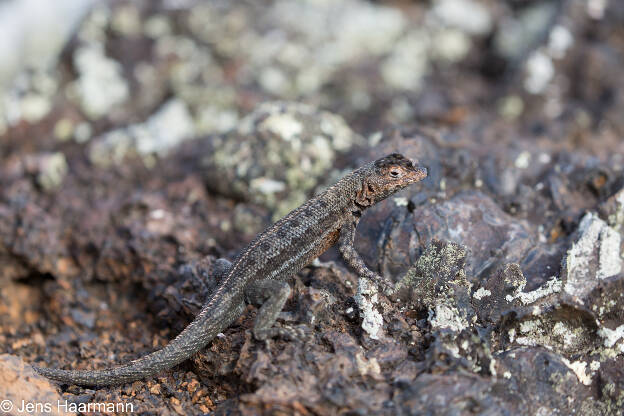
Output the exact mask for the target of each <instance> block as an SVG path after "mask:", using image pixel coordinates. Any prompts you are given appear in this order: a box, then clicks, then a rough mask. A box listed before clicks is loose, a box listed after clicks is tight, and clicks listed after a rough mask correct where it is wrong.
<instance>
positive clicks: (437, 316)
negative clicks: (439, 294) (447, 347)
mask: <svg viewBox="0 0 624 416" xmlns="http://www.w3.org/2000/svg"><path fill="white" fill-rule="evenodd" d="M428 320H429V323H430V324H431V328H433V329H450V330H451V331H454V332H461V331H462V330H464V329H466V328H468V327H469V324H468V322H467V321H466V319H465V318H464V317H463V316H461V314H460V313H459V311H458V310H457V308H455V307H452V306H449V305H445V304H438V305H436V306H435V309H434V310H430V311H429V317H428Z"/></svg>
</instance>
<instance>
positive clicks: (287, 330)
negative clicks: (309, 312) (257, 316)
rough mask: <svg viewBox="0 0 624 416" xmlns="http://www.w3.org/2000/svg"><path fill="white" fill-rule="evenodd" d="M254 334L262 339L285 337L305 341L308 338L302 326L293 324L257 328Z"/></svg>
mask: <svg viewBox="0 0 624 416" xmlns="http://www.w3.org/2000/svg"><path fill="white" fill-rule="evenodd" d="M254 336H255V337H256V339H258V340H260V341H265V340H267V339H269V338H277V337H279V338H283V339H287V340H289V341H299V342H305V341H306V340H307V339H308V336H307V334H306V331H305V330H304V329H303V328H301V327H293V326H286V325H284V326H274V327H271V328H265V329H259V330H258V329H256V330H255V331H254Z"/></svg>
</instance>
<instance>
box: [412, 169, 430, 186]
mask: <svg viewBox="0 0 624 416" xmlns="http://www.w3.org/2000/svg"><path fill="white" fill-rule="evenodd" d="M410 176H411V181H410V182H412V183H413V182H419V181H422V180H423V179H425V178H426V177H427V168H423V167H420V166H417V167H414V170H413V172H412V174H411V175H410Z"/></svg>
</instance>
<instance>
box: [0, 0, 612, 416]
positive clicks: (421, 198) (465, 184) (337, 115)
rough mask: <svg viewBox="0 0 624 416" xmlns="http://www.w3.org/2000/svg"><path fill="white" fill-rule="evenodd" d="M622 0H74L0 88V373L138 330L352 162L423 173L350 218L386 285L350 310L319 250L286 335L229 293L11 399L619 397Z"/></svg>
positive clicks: (538, 400) (364, 402)
mask: <svg viewBox="0 0 624 416" xmlns="http://www.w3.org/2000/svg"><path fill="white" fill-rule="evenodd" d="M623 16H624V5H623V3H622V2H617V1H591V2H586V1H581V0H569V1H565V2H563V1H561V2H557V1H554V2H553V1H542V0H537V1H530V2H519V1H500V2H493V1H487V0H440V1H436V2H405V1H399V2H366V1H362V0H346V1H342V2H331V1H329V2H322V1H321V2H319V1H299V2H291V1H286V0H284V1H280V0H275V1H261V2H255V1H254V2H252V1H239V2H228V1H211V2H187V1H169V0H166V1H165V0H163V1H128V0H114V1H112V2H110V3H98V4H96V5H95V6H94V7H93V9H92V10H91V11H90V13H89V14H88V15H87V16H86V17H85V19H84V20H83V21H82V23H81V24H80V25H79V27H78V29H77V31H76V33H75V34H74V35H73V36H72V37H71V39H70V40H69V42H68V43H67V44H66V46H65V48H64V49H63V51H62V53H60V54H59V55H58V56H57V57H56V59H53V60H52V61H53V63H52V65H51V66H47V67H45V66H41V65H38V66H36V67H32V68H30V67H29V68H24V69H23V70H22V71H21V72H20V73H19V74H18V75H17V76H16V77H15V79H14V80H13V82H12V83H10V85H9V86H8V87H6V88H5V89H4V90H3V91H2V92H1V94H2V96H1V97H0V98H1V100H0V109H1V110H0V351H2V352H3V353H5V354H8V355H4V356H3V357H5V358H4V361H3V363H4V364H5V365H8V364H7V363H13V364H15V363H17V364H16V365H19V366H23V367H19V368H20V370H19V371H20V372H21V373H20V374H21V375H20V377H18V378H17V380H18V381H23V380H26V379H25V378H24V377H28V374H30V373H29V371H30V370H29V368H28V365H27V364H25V363H31V362H37V363H45V364H47V365H51V366H60V367H64V368H100V367H104V366H107V365H110V364H111V363H119V362H124V361H127V360H131V359H133V358H136V357H138V356H141V355H143V354H145V353H148V352H149V351H153V350H154V349H157V348H159V347H162V346H163V345H164V344H166V343H167V342H168V340H170V339H171V338H173V337H174V336H175V335H176V334H177V333H178V332H179V331H180V330H181V329H182V328H183V327H184V326H185V325H186V324H188V322H189V321H190V320H191V319H193V316H194V315H195V314H196V313H197V311H198V310H199V308H200V307H201V304H202V302H203V301H204V300H205V299H206V297H207V296H208V294H209V293H210V292H211V291H212V290H214V287H215V286H216V285H217V284H218V281H216V279H214V278H213V277H211V276H210V271H211V269H212V265H213V263H214V261H215V260H216V259H217V258H219V257H226V258H232V257H234V256H235V255H236V253H237V250H239V249H240V248H241V247H242V246H244V244H245V243H246V242H248V241H250V240H251V239H252V238H253V237H254V236H255V235H256V234H257V233H258V232H260V231H261V230H262V229H264V228H265V227H266V226H267V225H269V224H270V223H271V222H272V221H273V220H274V219H276V218H278V217H280V216H281V215H283V214H284V213H285V212H287V211H288V210H289V209H291V208H292V207H294V206H297V205H298V204H299V203H301V202H302V201H304V200H305V199H307V198H309V197H310V196H312V195H313V194H314V193H315V192H319V191H320V190H321V189H323V187H325V186H327V185H328V184H330V183H332V182H333V181H334V180H335V179H337V178H339V177H340V176H341V175H342V174H343V173H344V172H345V171H347V170H350V169H352V168H354V167H357V166H359V165H360V164H361V163H364V162H367V161H370V160H372V159H375V158H377V157H379V156H380V155H384V154H387V153H390V152H393V151H398V152H401V153H403V154H405V155H407V156H409V157H411V158H414V159H418V160H419V163H421V164H423V165H425V166H426V167H427V168H428V171H429V176H428V178H427V179H426V180H425V181H423V182H422V183H420V184H419V185H418V186H414V187H411V188H409V189H407V190H405V191H403V192H402V193H401V194H399V195H396V196H395V197H393V198H391V199H389V200H387V201H384V202H383V203H382V204H379V205H377V206H375V207H373V208H372V209H371V210H370V211H369V212H367V213H366V215H364V217H363V218H362V221H361V222H360V225H359V227H358V236H357V238H356V246H357V248H358V250H359V251H360V252H361V253H362V255H363V257H364V259H365V261H366V262H367V264H368V265H369V266H370V267H371V268H372V269H375V270H376V271H378V272H380V273H382V274H384V275H385V276H388V277H390V278H391V279H393V280H394V281H396V282H398V284H399V285H400V287H401V290H400V291H399V292H398V294H397V295H396V296H392V297H391V298H387V297H386V296H384V295H383V294H381V293H377V292H376V287H375V286H374V285H371V286H370V287H367V288H365V289H366V290H367V291H368V292H367V293H366V296H368V297H369V298H370V299H374V301H371V302H370V304H368V305H366V308H367V309H366V310H364V308H361V307H360V306H361V305H363V304H362V302H358V290H359V291H360V293H361V292H362V287H361V284H358V278H357V276H355V275H354V273H353V272H352V271H350V270H349V269H348V268H347V267H346V266H345V265H344V264H343V263H342V262H341V261H340V260H339V257H338V255H337V253H336V252H335V251H330V252H329V253H327V254H326V255H324V256H323V257H322V258H321V259H320V261H319V262H315V263H314V264H313V265H311V266H309V267H307V268H305V269H304V270H303V271H301V272H300V273H298V274H297V275H296V276H293V279H292V280H291V282H290V283H291V285H292V286H293V288H294V289H295V290H294V291H293V295H292V297H291V299H289V301H288V302H287V304H286V306H285V308H284V311H283V313H282V314H281V315H280V321H281V322H283V323H286V324H289V325H302V326H304V327H305V328H306V332H308V333H309V334H310V339H309V340H308V341H307V342H306V343H296V342H289V341H285V340H281V339H276V340H271V342H270V343H268V344H265V343H261V342H258V341H256V340H254V339H253V337H252V336H251V332H250V329H251V327H252V325H253V320H254V317H255V313H256V310H255V308H254V307H252V306H249V307H248V308H247V310H246V311H245V313H244V314H243V315H242V316H241V317H240V319H238V320H237V321H236V322H235V323H234V324H233V325H232V326H231V327H230V328H228V329H226V330H225V331H224V332H223V334H222V336H219V337H217V338H216V339H215V340H214V341H213V342H211V343H210V344H209V345H208V346H207V347H206V348H205V349H204V350H203V351H201V352H200V353H198V354H197V355H196V356H195V357H193V358H192V359H191V360H188V361H187V362H185V363H183V364H181V365H179V366H176V367H175V368H173V369H171V370H169V371H166V372H163V373H162V374H161V375H159V376H157V377H155V378H153V379H150V380H143V381H140V382H136V383H132V384H130V385H126V386H118V387H112V388H102V389H97V390H91V389H82V388H78V387H76V386H55V387H54V389H56V392H55V391H54V390H45V391H46V392H48V393H41V392H37V391H36V392H31V391H30V390H28V389H26V388H25V389H23V390H20V391H19V393H20V394H22V393H23V394H26V395H28V396H29V398H31V399H38V398H41V399H44V400H48V398H49V399H50V400H53V399H52V397H56V396H58V395H59V394H60V395H61V397H63V398H66V399H67V400H69V401H71V402H74V403H87V402H128V401H131V402H132V403H133V404H134V406H135V411H137V412H144V413H150V414H153V413H160V414H205V413H208V412H213V413H214V414H302V415H305V414H388V415H394V414H429V413H431V414H449V415H451V414H452V415H470V414H497V415H498V414H509V415H517V414H520V415H525V414H526V415H545V414H583V415H605V414H606V415H619V414H622V409H624V382H623V381H622V380H624V312H623V311H624V271H623V270H622V261H623V259H622V253H623V245H622V236H623V233H624V227H623V224H624V156H622V155H624V124H623V122H622V117H621V114H623V113H624V85H623V84H624V78H623V77H622V76H621V73H620V71H619V68H621V67H622V66H623V65H624V50H623V48H622V45H624V31H623V29H622V28H623V27H624V25H622V21H623V20H624V18H623ZM320 27H322V28H323V30H319V28H320ZM15 357H20V359H21V360H22V361H19V362H18V361H17V360H18V359H17V358H15ZM13 364H11V365H13ZM11 371H13V370H11ZM5 374H9V372H7V373H4V372H2V375H5ZM33 380H34V379H33ZM42 383H43V381H42ZM33 385H34V384H33ZM36 385H39V382H37V384H36ZM46 386H48V385H47V384H46ZM11 387H12V386H11V383H8V384H7V383H4V382H2V383H0V399H1V398H3V397H5V396H7V394H8V393H9V392H10V391H12V390H9V389H10V388H11ZM48 387H49V386H48ZM48 387H46V388H48ZM11 394H13V393H11ZM43 394H46V395H43ZM47 394H55V396H47Z"/></svg>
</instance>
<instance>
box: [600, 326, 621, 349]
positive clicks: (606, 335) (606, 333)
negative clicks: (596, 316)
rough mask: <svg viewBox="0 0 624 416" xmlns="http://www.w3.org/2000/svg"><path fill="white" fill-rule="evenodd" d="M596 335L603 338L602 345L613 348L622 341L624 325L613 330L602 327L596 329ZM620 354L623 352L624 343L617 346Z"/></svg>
mask: <svg viewBox="0 0 624 416" xmlns="http://www.w3.org/2000/svg"><path fill="white" fill-rule="evenodd" d="M598 335H600V336H601V337H602V338H603V340H604V341H603V344H604V346H605V347H607V348H613V346H615V344H616V343H618V342H619V341H620V340H622V339H624V325H620V326H618V327H617V328H615V329H609V328H607V327H604V326H603V327H602V328H599V329H598ZM618 348H619V351H620V352H624V342H623V343H620V345H619V346H618Z"/></svg>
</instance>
